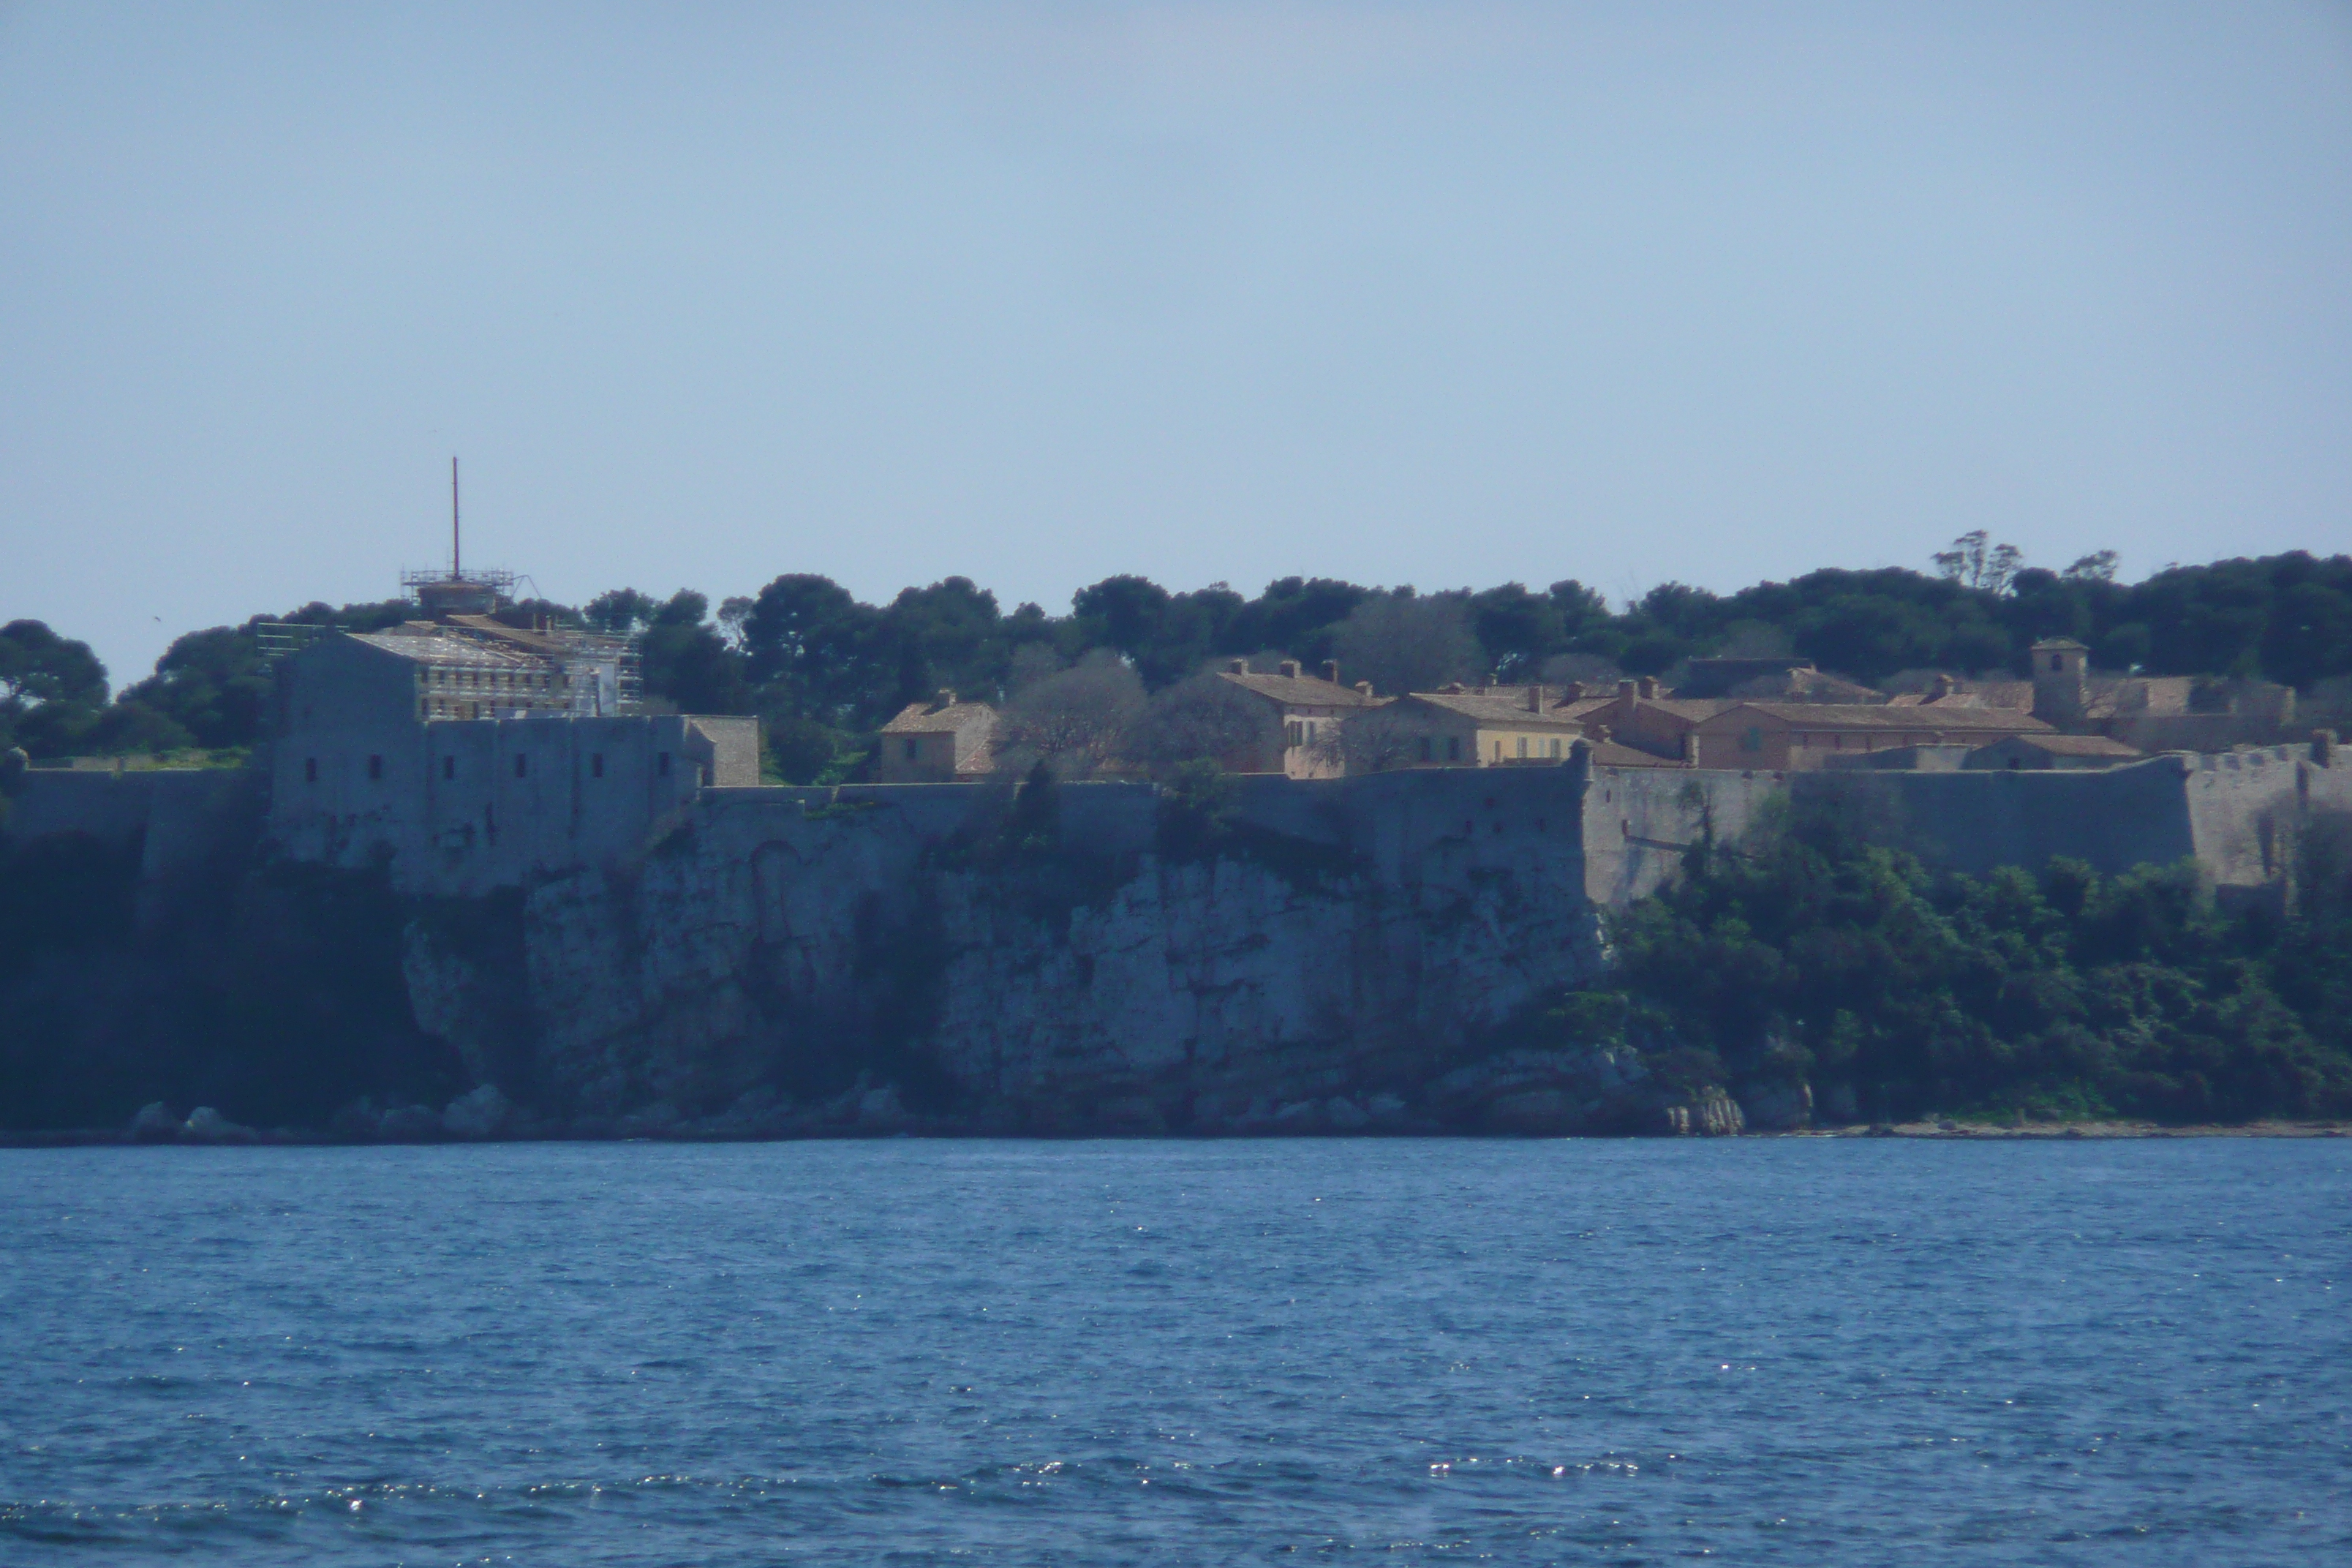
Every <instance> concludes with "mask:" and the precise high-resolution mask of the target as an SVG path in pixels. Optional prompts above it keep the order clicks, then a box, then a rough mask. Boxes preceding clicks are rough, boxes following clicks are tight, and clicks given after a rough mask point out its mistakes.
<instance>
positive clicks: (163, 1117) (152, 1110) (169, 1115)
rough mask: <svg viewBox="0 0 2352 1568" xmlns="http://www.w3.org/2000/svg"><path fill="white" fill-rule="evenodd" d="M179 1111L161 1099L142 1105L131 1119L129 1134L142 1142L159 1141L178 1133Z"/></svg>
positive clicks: (173, 1136) (175, 1135)
mask: <svg viewBox="0 0 2352 1568" xmlns="http://www.w3.org/2000/svg"><path fill="white" fill-rule="evenodd" d="M180 1127H181V1121H180V1117H179V1113H178V1112H176V1111H174V1110H173V1109H172V1108H171V1107H170V1106H168V1105H166V1104H164V1103H163V1101H162V1100H156V1101H155V1102H154V1103H153V1104H152V1105H142V1106H141V1107H140V1108H139V1114H138V1115H136V1116H134V1117H132V1118H131V1136H132V1137H133V1138H136V1139H138V1140H140V1141H141V1142H151V1143H152V1142H162V1141H163V1140H165V1139H169V1138H176V1137H178V1136H179V1134H180Z"/></svg>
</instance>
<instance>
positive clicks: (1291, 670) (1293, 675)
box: [1275, 658, 1298, 680]
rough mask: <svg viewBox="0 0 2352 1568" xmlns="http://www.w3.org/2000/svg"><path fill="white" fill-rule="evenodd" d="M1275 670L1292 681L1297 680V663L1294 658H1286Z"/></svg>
mask: <svg viewBox="0 0 2352 1568" xmlns="http://www.w3.org/2000/svg"><path fill="white" fill-rule="evenodd" d="M1275 668H1276V669H1278V670H1280V671H1281V672H1282V673H1283V674H1284V675H1286V676H1288V677H1289V678H1290V679H1293V680H1296V679H1298V661H1297V659H1295V658H1286V659H1284V660H1283V661H1282V662H1281V663H1280V664H1278V665H1276V666H1275Z"/></svg>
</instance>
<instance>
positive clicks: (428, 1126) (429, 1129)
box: [376, 1105, 441, 1143]
mask: <svg viewBox="0 0 2352 1568" xmlns="http://www.w3.org/2000/svg"><path fill="white" fill-rule="evenodd" d="M376 1135H377V1136H378V1137H380V1138H382V1139H383V1140H384V1141H385V1142H389V1143H423V1142H427V1141H429V1140H431V1139H435V1138H438V1137H439V1136H440V1135H441V1119H440V1118H439V1117H438V1116H436V1115H435V1114H433V1110H432V1108H431V1107H429V1106H423V1105H402V1106H396V1107H394V1109H392V1110H387V1111H385V1112H384V1113H383V1121H379V1122H377V1123H376Z"/></svg>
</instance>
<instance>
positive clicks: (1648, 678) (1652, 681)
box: [1634, 675, 1658, 702]
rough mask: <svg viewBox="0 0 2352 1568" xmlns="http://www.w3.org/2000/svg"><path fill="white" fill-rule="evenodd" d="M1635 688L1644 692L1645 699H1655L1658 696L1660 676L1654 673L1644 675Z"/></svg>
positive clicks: (1647, 700) (1648, 700)
mask: <svg viewBox="0 0 2352 1568" xmlns="http://www.w3.org/2000/svg"><path fill="white" fill-rule="evenodd" d="M1634 689H1635V690H1637V691H1639V692H1640V693H1641V694H1642V700H1643V701H1644V702H1653V701H1655V700H1657V696H1658V678H1657V677H1656V676H1654V675H1645V676H1643V677H1642V679H1641V680H1640V682H1639V683H1638V684H1637V685H1636V686H1635V688H1634Z"/></svg>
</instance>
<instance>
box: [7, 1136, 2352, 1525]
mask: <svg viewBox="0 0 2352 1568" xmlns="http://www.w3.org/2000/svg"><path fill="white" fill-rule="evenodd" d="M2347 1198H2352V1145H2347V1143H2346V1142H2256V1141H2242V1140H2202V1141H2188V1140H2180V1141H2171V1142H2128V1143H2098V1142H2074V1143H2063V1144H2060V1143H2041V1144H2017V1143H2000V1144H1972V1145H1971V1144H1954V1143H1916V1142H1895V1141H1885V1140H1876V1141H1838V1142H1828V1141H1808V1140H1769V1141H1767V1140H1754V1141H1744V1142H1706V1143H1694V1142H1683V1143H1647V1142H1643V1143H1633V1142H1524V1143H1499V1142H1381V1141H1369V1140H1367V1141H1356V1142H1343V1141H1332V1142H1209V1143H1199V1142H1108V1143H1006V1142H886V1143H797V1144H765V1145H730V1146H675V1145H654V1144H631V1145H527V1146H509V1147H486V1148H441V1149H334V1150H328V1149H317V1150H310V1149H304V1150H283V1149H212V1150H193V1149H188V1150H183V1149H107V1150H95V1149H93V1150H71V1151H12V1152H0V1199H4V1200H5V1205H0V1226H5V1245H6V1265H7V1267H6V1268H5V1272H0V1326H5V1335H6V1338H5V1344H6V1347H7V1352H8V1354H7V1360H6V1363H5V1378H0V1562H5V1563H58V1562H89V1563H142V1562H149V1561H160V1560H163V1559H166V1558H169V1559H173V1560H175V1561H196V1562H202V1561H219V1562H230V1563H329V1564H334V1563H508V1562H513V1563H627V1564H637V1563H645V1564H655V1563H660V1564H669V1563H678V1564H736V1563H783V1562H795V1561H810V1562H838V1563H931V1562H949V1561H955V1562H982V1563H1123V1562H1138V1561H1142V1562H1160V1563H1221V1562H1256V1561H1273V1560H1276V1559H1280V1560H1284V1561H1296V1560H1297V1556H1296V1554H1297V1553H1306V1554H1308V1555H1310V1556H1312V1555H1320V1556H1324V1557H1336V1558H1347V1559H1351V1560H1357V1561H1366V1562H1371V1561H1378V1562H1383V1563H1413V1562H1437V1561H1445V1562H1453V1561H1485V1562H1499V1563H1585V1562H1593V1563H1653V1562H1666V1561H1670V1560H1678V1559H1684V1558H1695V1557H1699V1556H1704V1555H1706V1554H1710V1553H1711V1554H1713V1555H1715V1556H1716V1557H1718V1558H1720V1559H1723V1560H1725V1561H1728V1562H1733V1563H1805V1564H1812V1563H1857V1564H1861V1563H1870V1564H1878V1563H1890V1562H1905V1563H1921V1562H1929V1563H1996V1562H1998V1563H2042V1562H2047V1563H2198V1564H2205V1563H2319V1562H2352V1424H2347V1415H2352V1321H2347V1310H2346V1309H2347V1304H2352V1303H2347V1295H2352V1284H2348V1283H2347V1280H2352V1274H2347V1263H2352V1258H2347V1250H2352V1230H2347Z"/></svg>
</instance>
